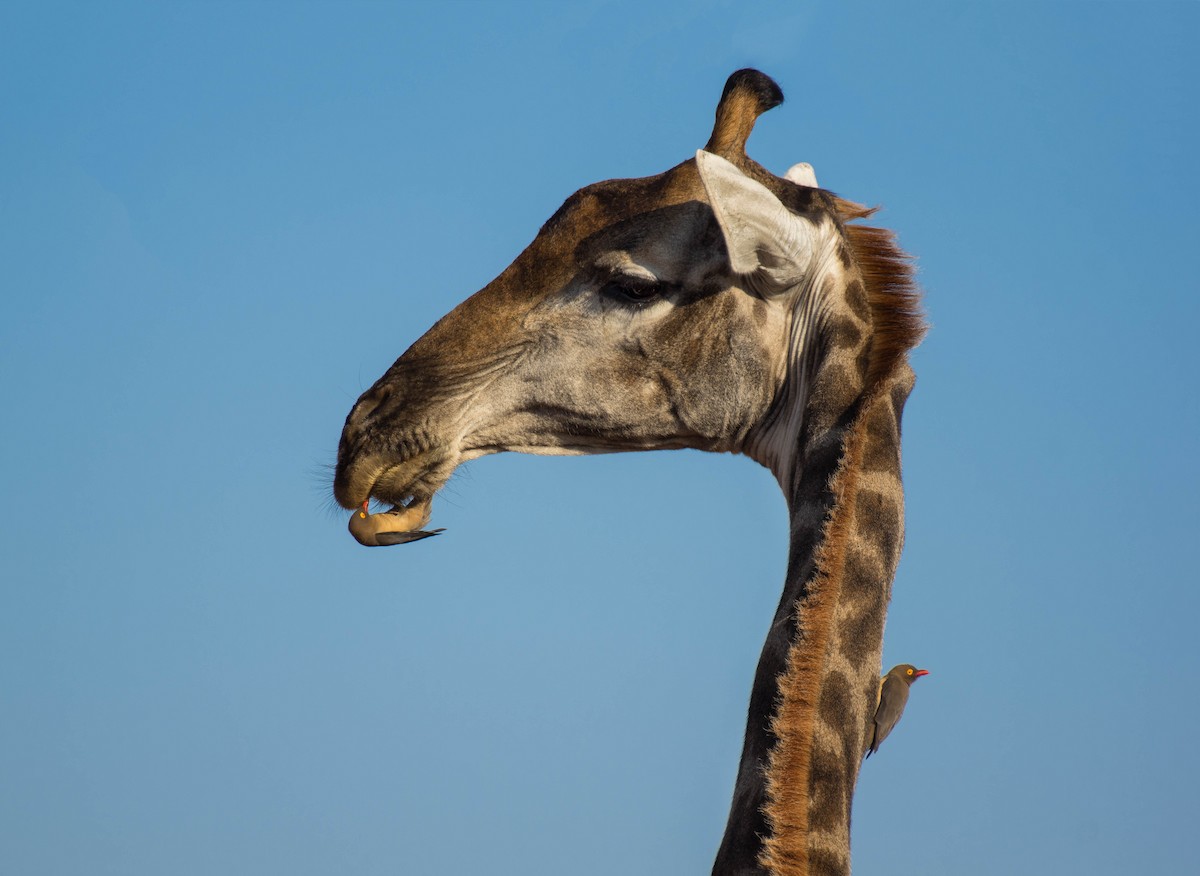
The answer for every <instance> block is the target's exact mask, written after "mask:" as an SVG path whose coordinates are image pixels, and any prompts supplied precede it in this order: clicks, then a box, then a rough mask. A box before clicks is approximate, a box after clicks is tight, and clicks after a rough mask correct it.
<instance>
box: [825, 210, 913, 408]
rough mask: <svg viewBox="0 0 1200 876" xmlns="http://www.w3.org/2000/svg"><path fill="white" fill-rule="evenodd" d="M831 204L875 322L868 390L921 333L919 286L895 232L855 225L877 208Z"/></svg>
mask: <svg viewBox="0 0 1200 876" xmlns="http://www.w3.org/2000/svg"><path fill="white" fill-rule="evenodd" d="M834 207H835V209H836V210H837V212H838V215H839V217H840V218H841V219H842V221H843V222H844V223H845V225H844V226H843V227H844V228H845V231H846V240H847V242H848V243H849V244H850V252H851V254H852V256H853V258H854V261H855V263H856V264H857V265H858V269H859V271H860V272H861V273H862V279H863V284H864V285H865V286H866V287H867V300H868V301H869V302H870V305H871V321H872V323H873V324H874V331H873V333H872V343H871V361H870V367H869V369H868V371H867V385H866V388H867V389H868V390H869V389H873V388H874V387H875V386H876V385H877V384H878V383H879V381H880V380H882V379H883V378H884V377H886V376H887V375H888V374H890V373H891V372H892V369H893V368H894V367H895V366H896V364H897V363H898V362H899V361H900V359H901V358H903V356H904V354H905V353H907V352H908V351H909V350H911V349H912V348H913V347H915V346H916V345H917V344H919V343H921V339H922V338H923V337H924V336H925V328H926V326H925V314H924V311H923V310H922V309H921V290H920V289H919V288H918V286H917V280H916V269H915V266H914V265H913V258H912V256H910V255H909V254H908V253H906V252H905V251H904V250H902V249H901V248H900V244H899V243H897V242H896V235H895V234H894V233H892V232H891V231H888V230H887V229H886V228H874V227H872V226H870V225H857V224H855V223H854V220H856V219H866V218H867V217H868V216H872V215H874V213H875V212H876V210H878V207H865V206H863V205H862V204H856V203H854V202H853V201H847V200H845V199H844V198H838V197H835V198H834Z"/></svg>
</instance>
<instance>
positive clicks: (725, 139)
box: [704, 68, 783, 163]
mask: <svg viewBox="0 0 1200 876" xmlns="http://www.w3.org/2000/svg"><path fill="white" fill-rule="evenodd" d="M781 103H783V92H782V91H781V90H780V88H779V86H778V85H776V84H775V80H774V79H772V78H771V77H770V76H768V75H767V74H765V73H762V72H760V71H758V70H752V69H750V68H746V69H744V70H738V71H737V72H736V73H734V74H733V75H732V76H730V77H729V79H727V80H726V81H725V90H724V91H722V92H721V102H720V103H718V104H717V118H716V121H715V123H714V124H713V132H712V136H711V137H709V138H708V144H707V145H706V146H705V147H704V151H705V152H712V153H713V154H714V155H720V156H721V157H722V158H727V159H729V160H730V161H733V162H735V163H738V159H739V158H742V157H744V156H745V154H746V141H747V140H748V139H749V138H750V132H751V131H753V130H754V122H755V121H756V120H757V119H758V117H759V116H761V115H762V114H763V113H765V112H766V111H767V110H769V109H772V108H773V107H777V106H779V105H780V104H781Z"/></svg>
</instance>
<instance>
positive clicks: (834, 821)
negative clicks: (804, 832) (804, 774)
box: [808, 749, 848, 833]
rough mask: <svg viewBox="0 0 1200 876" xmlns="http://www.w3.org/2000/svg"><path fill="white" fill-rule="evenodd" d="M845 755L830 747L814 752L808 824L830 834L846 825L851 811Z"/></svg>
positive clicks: (810, 776)
mask: <svg viewBox="0 0 1200 876" xmlns="http://www.w3.org/2000/svg"><path fill="white" fill-rule="evenodd" d="M843 761H844V758H843V757H842V755H841V754H840V753H835V752H832V751H829V750H827V749H820V750H818V751H814V752H813V758H812V766H811V768H810V772H809V787H810V788H811V791H810V802H809V807H808V826H809V829H810V830H813V831H816V832H820V833H827V832H834V831H839V830H842V829H844V828H845V825H846V817H847V814H848V813H847V811H846V806H845V791H844V786H845V783H846V773H845V770H844V769H843V767H842V763H843Z"/></svg>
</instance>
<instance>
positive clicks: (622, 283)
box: [600, 278, 663, 304]
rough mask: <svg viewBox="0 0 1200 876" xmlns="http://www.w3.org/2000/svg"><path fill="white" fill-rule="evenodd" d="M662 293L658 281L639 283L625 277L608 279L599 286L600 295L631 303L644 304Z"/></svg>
mask: <svg viewBox="0 0 1200 876" xmlns="http://www.w3.org/2000/svg"><path fill="white" fill-rule="evenodd" d="M662 293H663V287H662V285H660V284H658V283H639V282H636V281H634V280H630V279H627V278H622V279H620V280H609V281H608V282H607V283H605V284H604V285H603V286H601V287H600V294H601V295H605V296H607V297H609V298H615V299H617V300H618V301H625V302H628V303H631V304H646V303H648V302H650V301H653V300H654V299H656V298H659V297H661V295H662Z"/></svg>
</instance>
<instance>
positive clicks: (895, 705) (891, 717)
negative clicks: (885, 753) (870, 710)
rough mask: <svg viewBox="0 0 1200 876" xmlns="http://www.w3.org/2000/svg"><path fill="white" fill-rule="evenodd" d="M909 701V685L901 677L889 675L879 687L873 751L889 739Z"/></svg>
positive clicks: (872, 738) (872, 740) (872, 741)
mask: <svg viewBox="0 0 1200 876" xmlns="http://www.w3.org/2000/svg"><path fill="white" fill-rule="evenodd" d="M907 702H908V685H907V684H906V683H905V682H904V681H903V680H901V679H899V678H893V677H892V676H890V675H889V676H887V677H886V678H884V680H883V684H882V685H881V686H880V688H879V707H878V708H877V709H876V710H875V722H874V723H875V733H874V735H873V736H872V737H871V752H872V753H874V752H876V751H878V750H879V746H880V745H881V744H882V743H883V740H885V739H887V737H888V734H889V733H891V732H892V728H893V727H895V726H896V722H897V721H899V720H900V716H901V715H902V714H904V706H905V704H906V703H907Z"/></svg>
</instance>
